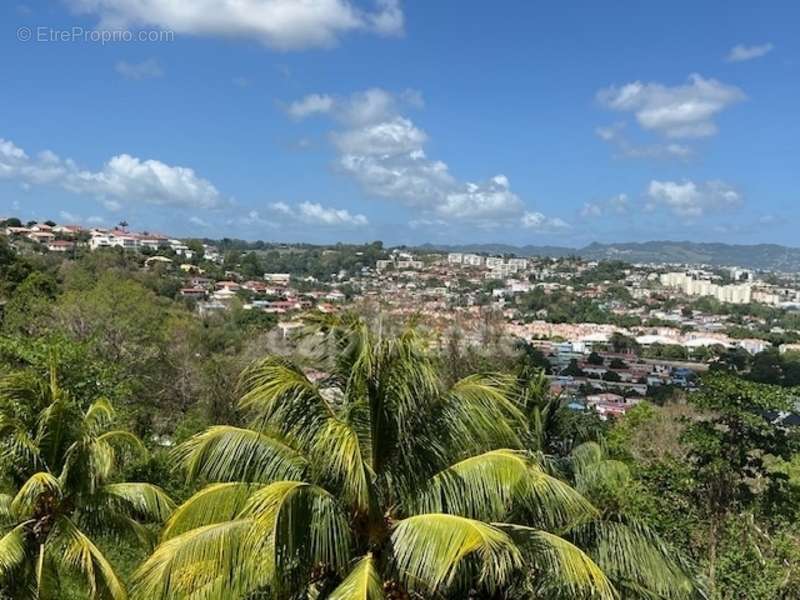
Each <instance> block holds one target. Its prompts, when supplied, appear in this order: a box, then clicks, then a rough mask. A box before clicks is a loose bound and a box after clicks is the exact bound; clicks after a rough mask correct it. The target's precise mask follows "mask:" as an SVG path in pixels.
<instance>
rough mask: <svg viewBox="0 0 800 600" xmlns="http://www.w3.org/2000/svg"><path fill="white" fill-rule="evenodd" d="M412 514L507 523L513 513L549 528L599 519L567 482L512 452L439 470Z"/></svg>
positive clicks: (492, 453)
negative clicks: (444, 514) (425, 513)
mask: <svg viewBox="0 0 800 600" xmlns="http://www.w3.org/2000/svg"><path fill="white" fill-rule="evenodd" d="M411 510H412V512H444V513H448V514H458V515H462V516H466V517H469V518H473V519H480V520H488V521H493V520H502V519H505V518H506V517H507V515H508V514H509V513H510V512H511V511H512V510H514V511H516V512H523V513H524V514H526V515H528V516H529V517H530V518H532V519H534V520H535V521H536V522H538V523H542V524H543V525H546V526H548V527H563V526H566V525H573V524H576V523H581V522H586V521H587V520H588V518H590V517H592V516H594V515H595V514H596V510H595V509H594V508H593V507H592V505H591V504H590V503H589V502H588V501H587V500H586V499H585V498H584V497H583V496H582V495H581V494H579V493H578V492H577V491H576V490H574V489H573V488H572V487H570V486H569V485H568V484H567V483H565V482H563V481H561V480H559V479H556V478H555V477H552V476H550V475H548V474H546V473H545V472H544V471H543V470H542V469H541V468H540V467H539V466H538V465H537V464H536V463H535V462H534V461H532V460H531V459H530V458H529V457H527V456H526V455H525V454H524V453H522V452H520V451H517V450H510V449H500V450H491V451H489V452H485V453H483V454H479V455H476V456H472V457H470V458H467V459H465V460H462V461H460V462H458V463H456V464H454V465H452V466H450V467H448V468H447V469H445V470H443V471H441V472H440V473H438V474H437V475H435V476H434V477H433V478H432V479H431V480H430V481H429V482H428V483H427V484H426V485H425V486H424V487H423V488H422V490H421V491H420V492H419V493H418V494H416V496H415V497H414V498H413V499H412V500H411Z"/></svg>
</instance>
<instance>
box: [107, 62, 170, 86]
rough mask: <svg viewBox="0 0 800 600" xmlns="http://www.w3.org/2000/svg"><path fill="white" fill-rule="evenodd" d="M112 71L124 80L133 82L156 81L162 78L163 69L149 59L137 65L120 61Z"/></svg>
mask: <svg viewBox="0 0 800 600" xmlns="http://www.w3.org/2000/svg"><path fill="white" fill-rule="evenodd" d="M114 69H115V70H116V71H117V73H119V74H120V75H122V76H123V77H124V78H125V79H131V80H134V81H138V80H141V79H156V78H158V77H163V76H164V69H163V68H162V67H161V64H159V62H158V61H157V60H156V59H154V58H149V59H147V60H143V61H142V62H139V63H129V62H126V61H124V60H121V61H119V62H118V63H117V64H116V65H114Z"/></svg>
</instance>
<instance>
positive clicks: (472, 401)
mask: <svg viewBox="0 0 800 600" xmlns="http://www.w3.org/2000/svg"><path fill="white" fill-rule="evenodd" d="M507 386H508V380H507V379H504V378H502V377H499V376H493V377H492V376H487V375H470V376H468V377H465V378H464V379H461V380H460V381H457V382H456V383H455V384H453V386H452V387H451V388H450V390H448V392H447V394H446V395H445V401H444V404H443V406H442V418H443V420H444V423H445V426H446V427H447V429H448V431H449V433H450V439H451V441H452V444H453V445H454V446H456V447H461V448H463V449H464V450H470V451H474V450H475V449H481V450H484V449H485V450H489V449H493V448H497V447H505V448H520V447H522V442H521V441H520V438H519V435H518V434H517V431H519V430H522V428H523V427H524V426H525V418H524V415H523V414H522V412H521V411H520V410H519V407H517V406H516V405H515V404H514V403H513V402H512V401H511V400H510V399H509V394H508V387H507Z"/></svg>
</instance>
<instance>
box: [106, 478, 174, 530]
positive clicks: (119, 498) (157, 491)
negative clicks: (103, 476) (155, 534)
mask: <svg viewBox="0 0 800 600" xmlns="http://www.w3.org/2000/svg"><path fill="white" fill-rule="evenodd" d="M100 493H101V494H103V495H104V496H107V497H109V498H110V499H111V500H112V501H113V502H114V503H116V504H121V505H122V508H124V509H128V510H127V511H126V512H130V513H132V514H134V515H141V516H142V517H144V518H146V519H150V520H152V521H156V522H159V523H161V522H164V521H166V520H167V519H168V518H169V516H170V514H172V511H173V510H175V503H174V502H173V501H172V499H171V498H170V497H169V496H167V494H166V492H164V490H162V489H161V488H160V487H158V486H156V485H152V484H150V483H112V484H109V485H104V486H103V487H102V488H101V489H100Z"/></svg>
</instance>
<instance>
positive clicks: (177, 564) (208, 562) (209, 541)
mask: <svg viewBox="0 0 800 600" xmlns="http://www.w3.org/2000/svg"><path fill="white" fill-rule="evenodd" d="M254 526H255V522H254V521H253V520H252V519H237V520H232V521H225V522H223V523H215V524H213V525H206V526H204V527H198V528H195V529H192V530H190V531H187V532H184V533H182V534H180V535H178V536H176V537H173V538H171V539H169V540H167V541H165V542H163V543H162V544H160V545H159V546H158V547H157V548H156V549H155V551H154V552H153V554H151V555H150V557H149V558H148V559H147V560H146V561H145V562H144V563H143V564H142V565H141V566H140V567H139V568H138V569H137V571H136V573H135V574H134V578H133V583H132V587H131V589H132V597H133V598H137V599H141V600H188V599H190V598H191V599H192V600H195V599H198V598H204V599H206V600H226V599H230V598H242V597H244V596H246V594H248V593H250V592H252V591H254V590H256V589H258V588H260V587H262V586H264V585H267V584H269V583H271V582H272V580H273V579H274V575H275V574H274V571H272V570H271V563H270V562H269V561H265V560H263V559H262V556H261V554H262V553H263V551H264V549H265V547H266V544H267V540H256V539H255V536H253V535H252V531H253V528H254Z"/></svg>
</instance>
